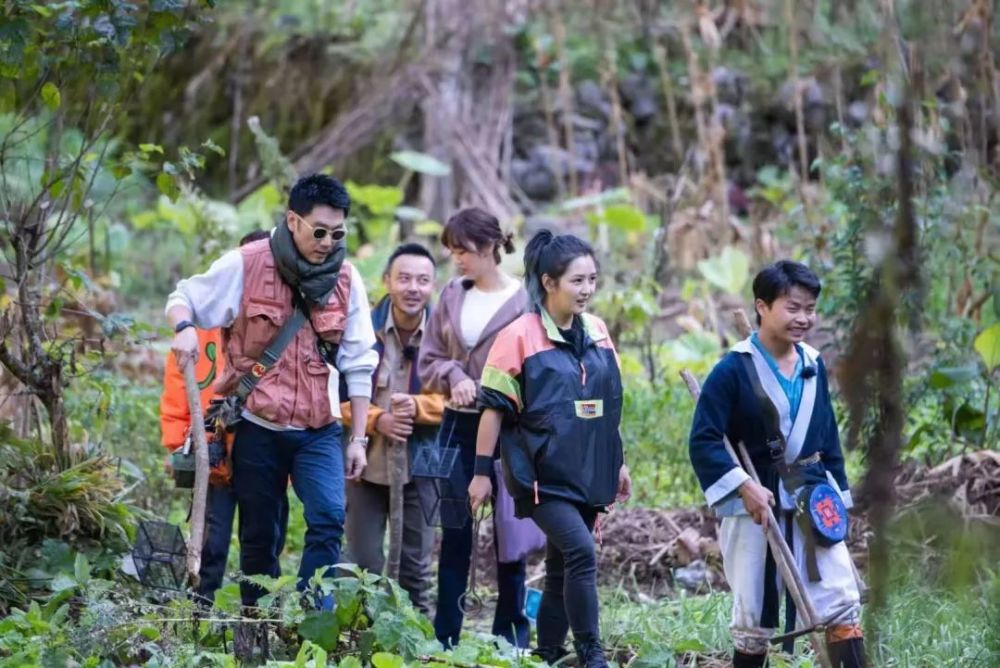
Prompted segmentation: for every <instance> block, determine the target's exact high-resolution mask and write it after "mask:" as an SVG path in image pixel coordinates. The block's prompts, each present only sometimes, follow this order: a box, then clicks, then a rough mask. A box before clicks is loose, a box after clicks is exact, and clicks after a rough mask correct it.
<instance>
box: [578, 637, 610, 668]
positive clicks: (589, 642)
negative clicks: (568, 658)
mask: <svg viewBox="0 0 1000 668" xmlns="http://www.w3.org/2000/svg"><path fill="white" fill-rule="evenodd" d="M573 648H574V649H575V650H576V658H577V661H579V664H580V668H608V661H607V659H605V658H604V648H603V647H601V641H600V640H599V639H598V638H596V637H594V636H590V635H587V636H582V637H580V638H574V639H573Z"/></svg>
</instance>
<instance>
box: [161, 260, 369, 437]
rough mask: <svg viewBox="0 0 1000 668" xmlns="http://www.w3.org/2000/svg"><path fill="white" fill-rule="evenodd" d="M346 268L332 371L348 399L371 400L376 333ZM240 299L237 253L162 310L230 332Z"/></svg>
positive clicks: (361, 289) (359, 284)
mask: <svg viewBox="0 0 1000 668" xmlns="http://www.w3.org/2000/svg"><path fill="white" fill-rule="evenodd" d="M350 267H351V296H350V298H349V300H348V304H347V325H346V327H345V329H344V336H343V338H342V339H341V341H340V347H339V348H338V350H337V369H339V370H340V373H343V374H344V376H345V380H346V382H347V394H348V396H349V397H371V395H372V374H373V373H374V372H375V367H376V366H378V353H377V352H376V351H375V350H374V349H373V346H374V345H375V330H374V329H373V328H372V318H371V310H370V309H369V306H368V294H367V293H366V291H365V283H364V280H363V279H362V278H361V274H359V273H358V270H357V268H356V267H354V265H350ZM242 299H243V255H242V254H241V253H240V251H239V250H238V249H237V250H231V251H229V252H228V253H226V254H225V255H223V256H222V257H220V258H219V259H218V260H216V261H215V262H213V263H212V266H211V267H209V268H208V271H206V272H205V273H203V274H197V275H195V276H192V277H190V278H185V279H183V280H181V281H179V282H178V283H177V288H176V289H175V290H174V291H173V292H172V293H171V294H170V297H168V298H167V307H166V309H165V311H169V310H170V309H171V308H172V307H174V306H177V305H181V306H186V307H188V308H189V309H190V310H191V322H193V323H194V324H195V327H198V328H199V329H215V328H216V327H229V326H230V325H232V324H233V322H234V321H235V320H236V316H237V315H238V314H239V311H240V303H241V301H242ZM335 371H336V370H335V369H333V368H332V367H331V373H330V381H331V382H330V384H329V387H330V407H331V410H333V411H334V413H333V414H334V416H335V417H336V416H338V415H339V412H340V411H339V409H340V400H341V398H340V397H339V396H338V395H339V388H338V381H337V378H336V374H335ZM344 399H345V400H346V397H345V398H344ZM248 417H249V416H248ZM254 417H256V416H254ZM251 419H252V421H254V422H257V423H258V424H261V426H264V427H267V428H269V429H282V428H287V427H288V426H287V425H273V424H270V423H268V424H262V423H263V422H264V421H262V420H260V418H257V419H253V418H251Z"/></svg>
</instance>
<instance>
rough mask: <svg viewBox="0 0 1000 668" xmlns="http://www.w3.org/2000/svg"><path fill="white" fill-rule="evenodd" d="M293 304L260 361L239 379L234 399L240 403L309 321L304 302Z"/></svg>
mask: <svg viewBox="0 0 1000 668" xmlns="http://www.w3.org/2000/svg"><path fill="white" fill-rule="evenodd" d="M294 304H295V310H294V311H292V317H290V318H289V319H288V320H286V321H285V324H284V325H282V326H281V329H279V330H278V333H277V334H275V336H274V339H273V340H272V341H271V343H269V344H268V346H267V348H266V349H265V350H264V352H263V353H262V354H261V356H260V359H259V360H258V361H257V362H256V363H255V364H254V365H253V366H252V367H250V371H248V372H247V373H245V374H243V376H242V377H241V378H240V384H239V386H238V387H237V388H236V398H237V399H238V400H239V401H240V403H243V402H244V401H246V398H247V397H248V396H250V393H251V392H252V391H253V388H254V387H256V386H257V383H258V382H260V379H261V378H263V377H264V374H265V373H267V372H268V371H269V370H270V369H271V367H273V366H274V365H275V364H276V363H277V362H278V358H280V357H281V353H283V352H285V348H287V347H288V344H289V343H291V342H292V339H293V338H295V335H296V334H297V333H298V331H299V330H300V329H302V325H304V324H305V323H306V321H307V320H308V319H309V315H308V313H306V309H307V308H308V307H307V306H306V305H305V303H304V300H302V299H296V300H294Z"/></svg>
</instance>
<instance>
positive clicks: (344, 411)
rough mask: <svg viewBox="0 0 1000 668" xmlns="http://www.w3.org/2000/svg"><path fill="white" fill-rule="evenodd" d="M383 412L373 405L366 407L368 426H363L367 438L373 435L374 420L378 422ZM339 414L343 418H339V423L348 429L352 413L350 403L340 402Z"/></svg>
mask: <svg viewBox="0 0 1000 668" xmlns="http://www.w3.org/2000/svg"><path fill="white" fill-rule="evenodd" d="M384 412H385V411H384V410H382V409H381V408H379V407H378V406H375V405H374V404H370V405H369V406H368V424H367V425H365V433H366V434H367V435H368V436H374V435H375V422H376V420H378V418H379V416H380V415H382V413H384ZM340 414H341V415H342V416H343V417H342V418H341V422H343V423H344V426H345V427H350V426H351V424H352V422H351V418H352V411H351V402H350V401H342V402H341V403H340Z"/></svg>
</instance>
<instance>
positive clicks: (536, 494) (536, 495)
mask: <svg viewBox="0 0 1000 668" xmlns="http://www.w3.org/2000/svg"><path fill="white" fill-rule="evenodd" d="M538 504H539V501H538V481H537V480H536V481H535V505H536V506H537V505H538Z"/></svg>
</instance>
